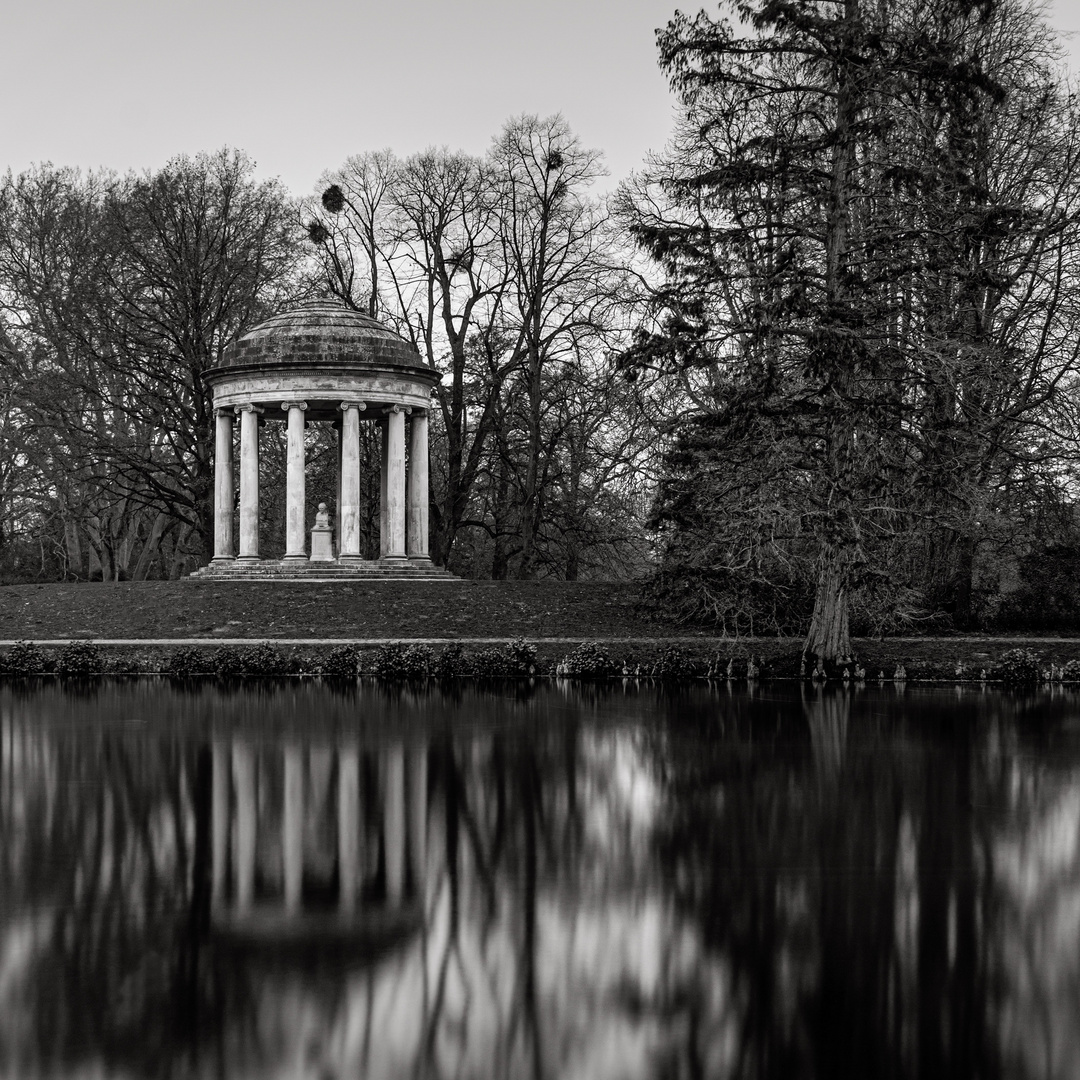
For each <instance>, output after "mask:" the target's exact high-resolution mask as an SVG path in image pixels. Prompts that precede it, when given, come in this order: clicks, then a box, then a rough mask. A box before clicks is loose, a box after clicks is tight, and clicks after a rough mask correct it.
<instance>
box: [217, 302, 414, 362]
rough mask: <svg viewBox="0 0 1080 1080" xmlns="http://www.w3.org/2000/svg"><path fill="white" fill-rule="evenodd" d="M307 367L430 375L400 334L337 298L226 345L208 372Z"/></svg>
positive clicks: (277, 318) (275, 318)
mask: <svg viewBox="0 0 1080 1080" xmlns="http://www.w3.org/2000/svg"><path fill="white" fill-rule="evenodd" d="M311 364H318V365H320V366H321V365H324V364H331V365H333V366H335V367H336V366H338V365H341V366H347V367H356V366H361V367H377V368H381V367H391V368H414V369H415V368H421V369H423V370H424V371H428V372H430V371H431V370H432V368H431V366H430V365H429V364H427V363H425V362H424V361H423V359H421V357H420V354H419V353H418V352H417V351H416V350H415V349H414V348H413V347H412V345H410V344H409V342H407V341H406V340H405V339H404V338H403V337H401V335H400V334H396V333H394V331H393V330H390V329H389V328H388V327H385V326H383V324H382V323H380V322H378V321H376V320H375V319H372V318H370V317H369V316H367V315H363V314H361V313H360V312H359V311H354V310H353V309H352V308H349V307H346V306H345V304H344V303H343V302H342V301H341V300H338V299H337V298H330V299H323V300H307V301H305V302H304V303H302V304H298V305H297V306H296V307H294V308H290V309H289V310H288V311H282V312H280V313H279V314H277V315H272V316H271V317H270V318H269V319H266V320H265V321H264V322H261V323H259V324H258V325H257V326H254V327H252V328H251V329H250V330H249V331H248V332H247V333H246V334H243V335H241V336H240V337H239V338H237V340H236V341H235V342H233V343H232V344H231V345H229V346H228V347H227V348H226V349H225V352H224V355H223V356H222V358H221V361H220V363H219V364H215V365H214V367H216V368H218V369H221V368H239V367H247V366H248V365H258V366H260V367H265V366H268V365H269V366H294V365H304V366H307V365H311Z"/></svg>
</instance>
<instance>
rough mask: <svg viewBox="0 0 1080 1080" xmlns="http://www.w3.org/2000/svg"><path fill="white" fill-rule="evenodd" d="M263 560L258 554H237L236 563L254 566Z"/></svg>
mask: <svg viewBox="0 0 1080 1080" xmlns="http://www.w3.org/2000/svg"><path fill="white" fill-rule="evenodd" d="M261 561H262V560H261V559H260V558H259V556H258V555H237V556H236V565H237V566H254V565H255V564H256V563H258V562H261Z"/></svg>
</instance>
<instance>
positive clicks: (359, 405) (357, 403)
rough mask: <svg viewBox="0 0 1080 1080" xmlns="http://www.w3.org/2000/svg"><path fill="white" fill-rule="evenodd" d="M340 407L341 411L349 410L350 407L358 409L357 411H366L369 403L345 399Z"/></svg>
mask: <svg viewBox="0 0 1080 1080" xmlns="http://www.w3.org/2000/svg"><path fill="white" fill-rule="evenodd" d="M338 409H339V410H340V411H341V412H348V411H349V410H350V409H356V411H357V412H365V411H366V410H367V405H366V404H365V403H364V402H362V401H343V402H342V403H341V404H340V405H339V406H338Z"/></svg>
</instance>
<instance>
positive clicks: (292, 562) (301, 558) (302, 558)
mask: <svg viewBox="0 0 1080 1080" xmlns="http://www.w3.org/2000/svg"><path fill="white" fill-rule="evenodd" d="M281 561H282V563H283V565H285V566H299V565H300V564H301V563H308V562H310V561H311V560H310V559H309V558H308V557H307V553H306V552H305V553H304V554H303V555H286V556H285V557H284V558H283V559H282V560H281Z"/></svg>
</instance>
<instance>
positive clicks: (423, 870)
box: [409, 746, 428, 908]
mask: <svg viewBox="0 0 1080 1080" xmlns="http://www.w3.org/2000/svg"><path fill="white" fill-rule="evenodd" d="M427 764H428V751H427V747H426V746H419V747H415V748H414V749H413V750H412V751H411V752H410V754H409V854H410V855H411V856H412V858H411V860H410V870H411V873H412V881H413V892H414V893H415V894H416V896H419V897H424V898H425V900H426V898H427V896H428V889H427V882H426V880H425V878H426V877H427V780H428V770H427ZM425 908H426V904H425Z"/></svg>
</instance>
